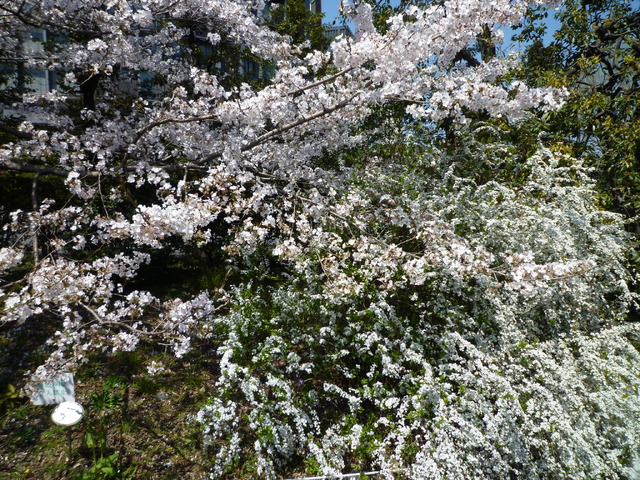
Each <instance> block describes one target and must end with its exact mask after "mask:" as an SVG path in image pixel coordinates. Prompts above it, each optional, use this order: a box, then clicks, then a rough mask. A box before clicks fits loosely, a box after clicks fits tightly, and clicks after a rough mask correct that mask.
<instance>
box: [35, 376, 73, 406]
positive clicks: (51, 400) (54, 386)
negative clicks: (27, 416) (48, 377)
mask: <svg viewBox="0 0 640 480" xmlns="http://www.w3.org/2000/svg"><path fill="white" fill-rule="evenodd" d="M75 400H76V394H75V388H74V385H73V375H72V374H71V373H62V374H60V375H58V376H57V377H55V378H54V379H53V380H52V381H51V382H43V383H39V384H38V391H37V392H36V393H34V394H33V395H32V396H31V403H33V404H34V405H54V404H56V403H62V402H75Z"/></svg>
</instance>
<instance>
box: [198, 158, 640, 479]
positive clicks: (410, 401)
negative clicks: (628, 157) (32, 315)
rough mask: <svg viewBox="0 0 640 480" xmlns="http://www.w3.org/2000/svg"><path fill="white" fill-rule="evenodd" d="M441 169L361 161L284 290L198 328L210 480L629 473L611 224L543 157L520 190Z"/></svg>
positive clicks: (245, 301)
mask: <svg viewBox="0 0 640 480" xmlns="http://www.w3.org/2000/svg"><path fill="white" fill-rule="evenodd" d="M482 155H483V153H479V156H482ZM454 170H455V168H454V166H453V165H451V164H447V156H446V154H444V153H442V152H437V153H435V154H434V153H431V154H425V155H424V156H423V157H422V158H420V159H413V158H412V159H408V162H407V164H405V165H397V164H396V165H393V166H391V167H389V166H388V165H386V164H385V162H384V161H378V159H371V161H370V162H368V163H367V167H366V171H364V170H363V171H352V172H351V176H350V177H349V178H350V180H347V182H348V183H349V186H348V187H347V185H344V186H343V188H342V189H341V190H343V191H348V192H349V197H350V198H347V196H345V197H344V198H337V199H336V201H335V204H334V205H332V206H331V207H330V208H331V211H332V212H333V215H327V216H323V217H321V218H320V219H318V222H319V223H320V224H322V227H320V226H315V225H308V226H307V227H305V228H306V229H307V230H308V231H309V236H308V238H304V241H300V239H299V238H298V243H297V244H293V243H291V244H290V245H289V248H290V249H293V250H295V256H294V257H292V258H291V259H290V260H289V261H290V264H289V265H288V268H287V269H286V270H283V272H282V274H281V275H282V276H281V277H280V278H278V279H276V280H274V283H273V284H271V285H265V282H263V281H261V280H262V279H260V278H259V277H258V278H256V279H255V280H254V283H249V284H246V285H244V286H239V287H237V288H236V289H235V290H233V291H232V292H230V295H231V298H232V300H231V302H230V303H231V305H232V307H231V309H230V312H229V314H227V315H222V316H219V317H217V318H216V319H215V320H214V321H213V324H212V332H211V336H212V337H211V338H212V339H216V341H215V342H214V344H217V345H220V346H218V347H217V354H218V356H219V358H220V367H221V375H220V378H219V380H218V387H219V395H217V396H216V397H215V398H213V399H212V400H211V402H210V404H209V405H207V406H205V407H204V408H202V409H201V411H200V413H199V414H198V421H199V422H201V423H202V424H203V426H204V429H205V440H206V441H207V442H208V443H209V445H211V447H212V449H213V450H215V451H217V452H219V457H218V458H219V461H218V463H217V467H216V468H217V470H216V473H217V474H218V475H219V476H224V474H225V472H226V471H227V470H226V469H231V468H233V467H234V466H236V465H237V462H240V461H241V460H242V459H243V458H244V457H245V456H246V455H247V451H250V452H251V453H250V455H251V456H253V457H254V458H255V461H256V462H257V465H258V468H259V471H260V472H261V473H264V474H266V475H267V476H271V477H277V472H280V471H286V470H287V468H293V467H295V465H296V464H299V463H300V462H303V461H304V462H306V463H307V465H312V466H314V468H315V469H316V470H317V471H318V472H322V473H323V474H327V475H329V474H337V473H340V472H344V471H345V468H346V469H348V470H356V471H357V470H358V469H368V468H379V469H381V470H382V471H383V472H386V475H387V476H388V477H389V478H398V472H402V473H401V474H400V478H404V477H406V478H424V479H433V478H460V479H468V478H479V479H480V478H483V479H484V478H510V477H512V478H566V479H575V478H585V479H591V478H624V475H623V471H624V470H623V469H624V468H625V466H626V467H628V466H630V465H631V464H632V462H633V455H634V452H635V451H636V449H637V446H638V437H637V432H638V431H639V430H638V418H639V417H638V413H640V410H639V409H640V401H639V397H638V395H637V391H638V379H639V378H640V367H639V366H640V364H639V363H638V360H640V357H639V352H638V349H637V347H638V341H639V340H640V337H638V333H639V332H638V329H637V326H636V325H635V324H628V323H625V321H624V319H625V313H626V309H627V308H628V307H629V306H630V305H631V304H632V303H633V295H632V294H631V293H630V292H629V291H628V288H627V286H626V283H625V281H626V280H628V273H627V272H626V270H625V268H624V265H623V264H622V263H621V260H622V258H623V254H624V249H625V248H626V247H625V246H626V245H627V242H628V239H627V238H626V237H627V235H626V234H625V232H624V229H623V222H622V219H621V218H620V217H618V216H616V215H613V214H608V213H606V212H601V211H599V210H598V209H597V208H596V207H595V192H594V190H593V185H592V184H591V182H590V181H589V179H588V177H587V176H586V172H585V171H584V169H583V168H582V167H581V166H580V165H579V164H578V162H576V161H575V160H573V159H571V158H566V157H564V156H562V155H560V154H557V153H554V152H552V151H549V150H545V149H542V148H541V149H540V151H539V152H537V153H536V154H535V155H533V156H532V157H531V158H529V159H528V160H527V161H526V163H525V164H524V165H523V171H525V172H526V178H524V179H522V180H521V181H519V182H518V184H517V185H506V184H498V183H496V182H487V183H485V184H483V185H478V184H476V183H474V181H473V179H472V178H459V177H456V175H455V174H454V173H453V171H454ZM405 183H409V184H410V187H409V188H408V187H407V185H405ZM416 187H419V188H416ZM356 199H357V200H356ZM347 210H348V211H347ZM337 212H341V213H340V214H338V213H337ZM380 219H385V221H384V222H380ZM376 220H378V221H376ZM314 232H315V233H314ZM321 232H322V233H321ZM319 234H321V235H322V239H318V238H314V237H315V236H316V235H319ZM329 252H330V253H329ZM265 255H266V256H268V255H269V254H268V252H256V253H255V254H254V255H253V256H252V257H251V258H247V259H246V261H247V262H249V263H248V264H247V267H246V268H250V269H252V271H254V272H256V271H259V270H260V269H259V267H256V266H255V264H254V263H253V262H257V263H260V262H264V261H266V260H265ZM281 255H285V254H284V253H281ZM329 255H333V256H339V258H338V259H337V260H335V261H333V262H328V261H327V258H328V256H329ZM616 259H617V260H616ZM403 475H404V477H403ZM629 478H632V477H629Z"/></svg>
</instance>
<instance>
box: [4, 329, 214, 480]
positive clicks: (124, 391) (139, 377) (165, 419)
mask: <svg viewBox="0 0 640 480" xmlns="http://www.w3.org/2000/svg"><path fill="white" fill-rule="evenodd" d="M0 334H2V332H0ZM19 336H20V335H19V334H18V336H16V335H15V334H14V335H13V336H12V337H8V336H6V335H5V336H4V337H2V338H1V339H0V342H1V344H0V348H1V349H2V350H1V351H2V365H1V366H2V367H3V368H2V371H3V373H4V375H3V377H4V378H2V379H0V381H1V382H2V383H0V395H3V396H2V397H0V398H1V399H2V402H1V403H0V478H2V479H7V480H27V479H34V480H35V479H37V480H45V479H72V480H79V479H82V480H89V479H127V478H135V479H178V478H179V479H182V480H189V479H195V478H203V477H204V476H205V474H206V472H207V468H208V465H207V460H206V457H207V455H206V454H207V452H206V449H205V448H204V447H203V446H202V444H201V433H200V432H201V429H200V427H199V425H197V424H196V423H195V422H194V421H193V416H194V415H195V414H196V413H197V411H198V409H199V407H200V406H201V405H202V404H203V402H205V401H206V399H207V398H208V396H209V395H208V394H210V393H211V391H212V389H213V388H214V384H215V370H216V367H215V365H214V364H213V363H212V364H208V363H207V360H206V359H207V355H206V354H201V355H198V356H195V355H194V356H193V357H192V358H191V359H185V360H184V361H177V360H175V359H172V358H171V357H170V356H169V355H164V354H162V353H158V352H155V353H154V352H149V351H146V352H145V351H143V352H140V353H131V354H121V355H119V356H117V357H115V358H109V359H107V358H106V357H105V359H100V358H96V359H93V361H92V362H91V363H90V364H89V367H85V368H83V369H82V370H80V371H79V372H77V373H76V375H75V383H76V385H75V390H76V400H77V401H78V402H79V403H81V404H82V405H83V406H84V408H85V415H84V418H83V420H82V421H81V423H79V424H77V425H75V426H72V427H61V426H57V425H55V424H54V423H53V422H52V421H51V418H50V415H51V412H52V411H53V409H54V407H55V405H44V406H36V405H31V403H30V402H29V400H28V399H26V398H24V397H20V396H17V397H16V395H15V394H13V395H12V394H11V390H10V387H9V384H10V382H13V383H11V384H12V385H13V384H16V385H19V384H20V381H21V374H23V370H24V369H26V367H27V366H28V364H29V363H31V361H33V360H34V359H35V358H36V357H38V352H39V347H38V348H29V349H23V350H22V351H23V352H24V351H26V350H29V351H30V355H26V356H25V355H24V354H22V356H20V355H14V356H11V355H9V354H10V353H11V351H12V349H14V347H16V345H14V343H18V344H23V345H24V342H25V339H24V338H23V339H22V340H21V339H20V338H19ZM27 342H30V343H31V345H32V346H33V345H34V342H35V343H37V339H34V338H30V339H27ZM201 353H202V352H201ZM149 355H152V356H153V358H156V359H158V360H162V361H164V362H165V365H166V367H167V370H166V371H165V372H164V373H161V374H158V375H156V376H150V375H149V374H148V373H147V372H146V369H145V368H144V367H143V364H145V363H146V361H147V360H148V359H149V358H148V356H149ZM26 357H29V358H26ZM143 358H144V359H145V361H144V362H143V361H142V359H143ZM195 358H197V362H195V361H194V359H195ZM27 360H30V361H27ZM7 372H10V374H9V375H7ZM22 381H23V380H22ZM18 393H19V392H18Z"/></svg>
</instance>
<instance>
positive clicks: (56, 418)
mask: <svg viewBox="0 0 640 480" xmlns="http://www.w3.org/2000/svg"><path fill="white" fill-rule="evenodd" d="M83 413H84V408H83V406H82V405H80V404H79V403H77V402H62V403H61V404H60V405H58V406H57V407H56V408H55V410H54V411H53V413H52V414H51V420H53V423H55V424H57V425H63V426H65V427H70V426H71V425H75V424H76V423H78V422H79V421H80V420H82V414H83Z"/></svg>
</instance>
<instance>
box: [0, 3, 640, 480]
mask: <svg viewBox="0 0 640 480" xmlns="http://www.w3.org/2000/svg"><path fill="white" fill-rule="evenodd" d="M538 3H540V2H538ZM547 3H549V4H552V3H555V2H547ZM264 6H265V5H264V2H262V1H259V0H233V1H230V0H206V1H202V0H198V1H184V2H175V1H173V0H145V1H136V2H129V1H126V0H113V1H110V2H106V3H105V2H102V1H101V2H97V1H96V2H94V1H93V0H79V1H75V2H69V1H63V0H51V1H47V2H40V1H29V0H27V1H25V2H21V3H20V5H15V2H12V1H10V0H0V7H1V8H2V11H3V12H5V14H4V15H3V16H0V30H1V31H2V32H3V33H6V35H3V36H0V49H5V48H9V46H8V45H10V44H11V45H14V44H16V45H17V44H18V43H19V42H18V41H17V40H16V35H18V36H19V35H22V34H26V33H27V32H28V31H29V30H30V29H31V28H33V27H34V26H40V27H42V28H45V29H48V30H51V31H52V32H54V33H55V34H56V35H58V37H57V38H60V39H64V41H62V40H61V41H60V44H59V45H57V48H49V49H43V51H42V52H40V53H38V55H31V56H29V55H28V54H26V53H25V58H24V59H23V60H24V62H25V64H26V65H28V66H30V67H34V68H35V67H38V68H47V69H49V70H51V71H57V72H58V73H59V77H60V79H61V80H60V84H59V87H60V88H59V90H56V91H53V92H51V93H48V94H46V95H44V96H40V97H30V96H26V97H25V98H24V101H23V102H22V103H19V104H16V105H14V106H12V109H13V110H12V111H13V112H14V115H15V116H16V118H18V117H21V118H19V119H18V120H16V121H15V122H14V123H16V125H14V126H10V125H4V124H0V126H1V127H3V128H2V132H3V133H4V134H5V135H7V136H8V137H3V143H2V145H1V146H0V167H1V168H3V169H4V170H7V171H8V172H9V174H13V173H11V172H22V173H27V174H32V175H33V177H32V178H31V185H30V188H29V189H28V190H29V191H25V197H26V198H27V200H28V201H27V202H26V203H27V205H31V208H30V209H25V208H22V209H14V210H13V211H11V212H9V213H8V214H7V215H5V216H4V217H3V218H5V220H3V222H4V225H3V229H4V230H3V231H4V236H3V237H2V241H3V242H4V243H5V244H3V245H1V246H0V281H1V283H0V302H1V303H0V308H1V310H0V314H1V317H0V318H1V321H2V323H3V326H4V327H5V328H12V326H15V325H25V322H27V321H28V322H29V323H28V325H36V326H37V325H41V326H42V327H43V328H42V331H49V330H50V331H51V332H52V335H51V336H50V338H49V340H48V341H47V348H48V352H49V353H50V356H49V358H48V360H46V361H45V362H44V364H43V365H40V366H38V367H37V369H36V368H35V366H34V371H33V372H31V376H30V377H29V378H30V382H31V383H33V382H35V381H38V380H39V379H42V378H47V377H50V376H52V375H54V374H55V373H56V372H60V371H70V370H74V369H76V368H79V367H80V366H81V365H82V364H83V363H86V362H90V361H91V359H92V356H94V355H96V354H101V355H102V354H109V353H117V352H122V351H125V352H130V351H133V350H136V349H137V348H139V346H140V345H142V344H146V345H151V346H154V345H155V346H158V347H164V348H170V349H171V351H172V352H173V353H174V354H175V355H176V356H177V357H178V358H180V357H183V356H185V355H188V354H193V355H196V353H194V352H193V350H192V345H193V344H194V342H196V341H197V342H199V344H202V343H203V342H204V343H205V345H207V346H208V347H210V348H208V349H207V350H206V351H207V352H208V353H207V354H210V355H214V356H215V357H216V359H217V362H218V363H217V365H218V368H219V372H217V374H218V379H217V389H216V391H215V392H214V393H213V394H212V397H211V399H210V400H209V402H208V403H207V405H205V406H203V407H202V408H201V409H200V410H199V412H198V414H197V415H196V420H197V421H198V422H199V423H200V424H201V425H202V428H203V434H204V439H205V443H206V444H207V445H208V447H207V448H208V449H209V452H210V453H211V458H212V465H213V467H212V472H211V476H212V477H213V478H228V477H229V476H231V475H233V472H237V471H238V469H243V468H244V467H246V466H247V465H252V468H254V469H255V471H256V472H257V474H258V475H260V476H261V477H265V478H278V477H281V476H286V475H288V474H290V473H291V472H294V473H300V472H302V471H303V470H304V471H306V472H308V473H312V474H313V473H322V474H326V475H331V474H337V473H342V472H348V471H354V470H370V469H379V470H381V471H382V472H383V473H384V475H385V476H386V477H387V478H394V477H395V478H398V477H403V476H404V477H405V478H411V479H423V478H424V479H425V480H426V479H445V478H446V479H470V478H478V479H485V478H531V479H543V478H544V479H561V478H566V479H576V478H585V479H587V478H588V479H592V478H610V479H617V478H625V476H626V477H627V478H632V476H633V472H636V471H637V469H638V466H637V452H638V448H639V446H640V444H639V441H638V437H637V436H638V433H637V432H640V425H638V423H639V421H640V415H639V414H640V411H639V410H640V404H639V402H640V397H639V396H638V386H639V385H638V383H639V382H640V361H639V360H640V358H639V355H640V354H639V348H638V347H639V342H640V338H639V332H638V327H637V324H635V323H632V322H630V321H629V320H628V318H627V314H628V312H629V310H630V309H631V308H633V307H634V305H635V300H634V296H633V294H632V293H631V292H630V290H629V284H630V282H631V281H632V280H633V279H632V275H631V273H630V272H629V271H628V270H627V269H626V268H625V263H624V255H625V252H626V249H627V248H628V247H629V245H630V243H631V241H632V239H630V238H629V236H628V235H627V234H626V233H625V231H624V225H623V221H622V219H621V218H619V217H618V216H616V215H613V214H610V213H607V212H603V211H601V210H600V209H599V208H598V204H597V198H596V195H595V192H594V188H593V185H592V183H591V182H590V180H589V177H588V172H587V171H585V169H584V168H582V167H581V165H580V163H579V162H578V161H577V160H574V159H572V158H570V157H567V156H566V155H564V154H562V153H561V149H555V150H554V149H550V148H547V147H545V146H543V145H540V148H539V149H538V151H537V152H535V153H534V154H531V155H528V156H524V155H520V154H518V153H517V150H518V146H517V145H514V144H509V143H508V142H502V141H499V140H496V141H493V142H489V141H480V140H479V138H480V137H482V132H475V133H474V132H473V129H472V132H471V133H468V134H463V132H464V131H465V130H464V128H465V127H464V125H465V124H468V123H470V120H469V118H470V116H472V115H474V114H475V113H476V112H479V113H480V114H481V115H485V116H495V117H502V118H504V117H508V118H510V119H520V118H523V117H526V116H529V115H534V114H536V113H540V112H544V111H548V110H552V109H554V108H557V107H558V106H559V105H561V103H562V99H563V98H564V96H565V92H564V91H562V90H559V89H536V88H530V87H528V86H527V85H525V84H524V83H521V82H516V83H510V82H509V81H508V77H505V76H504V75H505V74H506V73H507V72H508V71H509V69H510V68H511V67H512V66H513V65H514V59H513V58H511V57H506V58H497V57H496V58H494V59H492V60H490V61H488V62H484V63H482V62H480V65H479V66H471V65H466V64H465V63H464V62H459V61H457V60H456V59H457V54H458V52H460V51H461V50H462V49H464V48H466V47H467V46H468V45H469V44H470V43H472V42H473V41H474V39H475V38H476V37H477V36H478V35H480V34H481V33H482V34H486V33H487V28H489V33H490V34H491V33H492V32H493V34H494V35H495V38H496V39H498V38H500V36H499V33H498V32H499V30H498V28H499V25H509V24H513V23H517V22H518V20H519V19H520V18H521V16H522V15H523V13H524V11H525V9H526V2H521V1H515V2H514V1H507V0H504V1H502V0H497V1H491V2H486V1H476V0H464V1H463V0H449V1H446V2H442V3H441V4H437V5H435V4H434V5H432V6H428V7H426V8H424V9H420V8H417V7H408V8H407V9H406V11H404V12H402V14H400V15H397V16H392V17H391V18H389V20H388V23H387V28H386V30H385V32H384V33H379V32H377V31H376V29H375V27H374V23H373V20H372V13H371V8H370V6H369V5H368V4H367V3H366V2H355V4H351V5H346V4H345V11H346V12H347V13H348V14H349V15H351V16H352V17H353V19H354V22H355V23H356V25H357V32H356V37H355V38H354V39H350V38H340V39H338V40H336V41H335V42H333V44H332V47H331V52H330V53H327V52H313V53H310V54H308V55H307V56H306V57H305V58H303V59H301V58H300V52H301V48H302V47H300V46H296V45H292V44H291V43H290V41H289V39H288V38H286V37H283V36H281V35H277V34H275V33H273V32H272V31H270V30H269V29H268V28H266V27H265V23H264V16H263V13H262V12H263V11H264V8H263V7H264ZM494 25H495V28H494ZM203 32H206V34H203ZM53 38H56V37H55V36H53ZM194 38H196V39H198V41H201V42H208V43H203V44H202V47H203V48H204V47H205V46H206V48H217V46H218V45H220V44H221V42H222V43H225V42H226V43H233V44H234V45H238V46H240V47H242V48H244V49H245V51H246V52H247V55H249V54H251V55H254V56H257V57H260V58H262V59H264V61H266V62H271V65H274V66H277V69H276V70H275V73H274V76H273V78H272V79H271V80H270V81H269V82H268V84H267V85H266V86H263V87H264V88H256V87H254V86H252V85H249V84H248V83H243V84H241V85H239V86H235V87H228V86H226V85H227V83H225V82H224V79H223V78H219V77H218V76H216V75H215V74H213V73H212V72H210V71H209V70H207V68H205V67H204V66H202V65H198V63H197V62H195V61H193V58H191V56H190V55H189V51H190V50H188V48H187V47H186V46H185V45H188V44H189V42H193V41H194ZM11 39H13V40H11ZM10 40H11V41H10ZM11 42H13V43H11ZM27 53H28V52H27ZM319 72H331V73H326V74H324V73H322V74H321V73H319ZM315 74H317V76H314V75H315ZM144 79H147V80H148V79H151V81H150V82H148V81H146V80H144ZM146 83H151V84H152V87H153V88H150V87H149V86H148V85H146ZM398 101H401V102H403V103H395V102H398ZM407 104H410V105H411V106H410V108H407V109H405V113H406V114H408V115H411V116H412V118H413V120H412V121H411V122H414V123H411V122H410V121H409V120H406V118H405V119H404V120H403V122H399V123H398V124H397V125H395V126H394V128H391V129H389V130H388V131H383V130H384V128H383V127H382V126H371V124H370V120H371V118H372V114H373V113H376V112H378V113H379V111H380V109H384V108H386V107H387V106H389V105H393V106H394V108H399V107H398V106H402V105H407ZM36 120H37V121H36ZM442 120H447V121H448V122H450V125H453V126H454V127H452V128H455V129H456V130H457V131H458V132H459V137H460V138H459V141H458V142H457V144H456V147H457V148H456V149H455V151H452V149H449V150H447V149H439V148H437V146H436V145H437V142H435V141H432V139H430V138H424V137H420V135H422V134H421V133H419V132H425V131H429V128H426V127H425V128H420V125H422V126H423V127H424V126H429V125H435V124H436V123H434V122H439V121H442ZM17 122H20V123H17ZM505 124H507V125H508V121H506V122H505ZM414 125H418V126H416V127H415V128H414ZM378 127H379V128H378ZM381 132H382V133H381ZM390 132H391V133H390ZM476 134H477V135H476ZM389 135H390V137H389ZM6 138H8V139H6ZM380 138H386V139H388V138H391V139H392V141H393V142H395V143H396V145H398V144H401V143H407V144H409V145H408V146H407V148H405V149H395V150H394V153H393V154H391V153H388V152H390V151H391V150H388V151H387V150H385V149H386V147H385V145H384V144H383V143H380V144H379V145H378V144H377V143H376V142H382V141H381V140H380ZM372 146H373V147H380V148H372ZM359 151H360V152H375V153H372V154H370V155H369V154H358V153H357V152H359ZM354 152H356V153H354ZM503 167H504V168H505V169H506V170H505V171H504V172H503V171H501V170H502V168H503ZM48 177H59V178H61V179H63V180H64V187H60V188H64V194H61V193H59V192H58V194H57V195H52V196H53V197H56V198H47V199H41V198H40V196H39V189H38V186H39V184H40V183H42V182H43V179H45V178H48ZM39 182H40V183H39ZM179 259H182V260H180V261H182V262H183V263H180V261H179ZM197 263H202V264H204V265H209V266H210V267H209V268H210V269H211V270H212V274H211V276H210V278H209V279H208V280H207V281H206V282H204V283H198V282H194V281H190V282H185V284H184V285H178V286H176V285H175V283H176V280H175V279H173V280H172V279H171V278H170V277H171V276H172V275H173V274H174V273H175V269H174V267H173V265H178V266H179V267H178V268H177V269H178V270H179V269H180V268H182V270H183V277H179V278H184V276H185V275H184V271H187V273H186V276H188V275H189V267H191V266H193V265H194V264H197ZM199 268H201V269H203V268H205V267H203V266H202V265H200V266H199ZM163 269H164V270H167V271H168V272H169V273H168V274H167V275H165V276H161V277H159V278H154V276H155V274H156V273H157V272H159V271H161V270H163ZM171 281H173V282H174V283H173V285H169V286H167V285H158V283H163V282H166V283H170V282H171ZM169 287H171V288H169ZM180 287H181V288H180ZM203 351H204V350H203ZM163 369H164V366H163V365H162V364H160V363H158V362H156V361H155V360H152V361H150V362H148V363H147V371H148V372H149V374H151V375H152V374H157V373H161V372H162V371H163Z"/></svg>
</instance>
